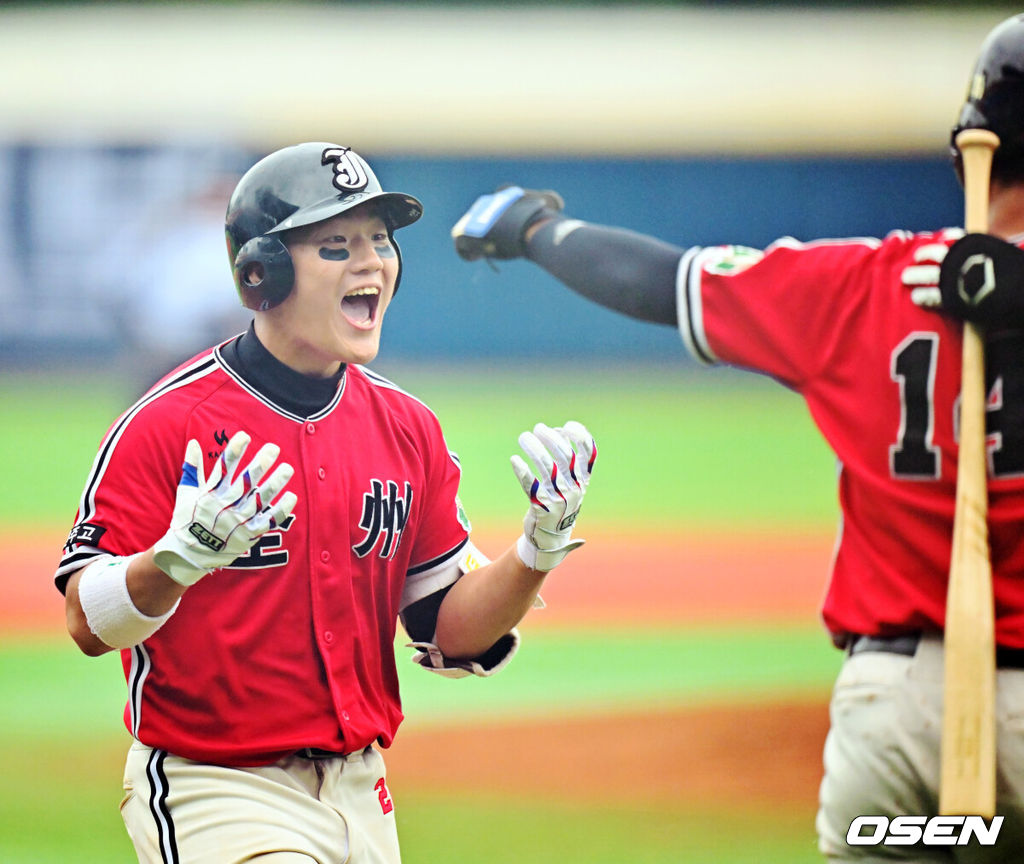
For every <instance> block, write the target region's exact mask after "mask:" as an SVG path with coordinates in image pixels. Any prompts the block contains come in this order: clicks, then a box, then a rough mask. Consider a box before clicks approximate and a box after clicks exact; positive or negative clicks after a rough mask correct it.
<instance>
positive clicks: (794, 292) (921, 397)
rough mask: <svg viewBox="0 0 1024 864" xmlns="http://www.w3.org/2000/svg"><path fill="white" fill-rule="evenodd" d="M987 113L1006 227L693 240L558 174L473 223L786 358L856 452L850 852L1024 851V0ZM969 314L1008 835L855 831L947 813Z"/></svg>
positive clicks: (505, 248)
mask: <svg viewBox="0 0 1024 864" xmlns="http://www.w3.org/2000/svg"><path fill="white" fill-rule="evenodd" d="M965 128H980V129H989V130H991V131H993V132H995V133H996V134H997V135H998V136H999V138H1000V139H1001V141H1002V144H1001V146H1000V147H999V149H998V150H997V151H996V154H995V162H994V166H993V170H992V180H991V190H990V194H991V207H990V210H989V216H990V219H991V222H990V231H991V235H992V236H990V235H988V234H970V235H967V236H966V237H963V239H959V240H958V238H960V237H961V235H962V234H963V232H962V231H956V230H943V231H938V232H935V233H910V232H906V231H894V232H892V233H891V234H889V235H888V236H886V237H885V238H884V239H859V238H858V239H846V240H819V241H817V242H806V243H804V242H798V241H797V240H795V239H793V238H784V239H781V240H779V241H777V242H775V243H774V244H772V245H771V246H769V247H768V248H767V249H763V250H761V249H751V248H745V247H742V246H728V245H725V246H716V247H710V248H682V247H679V246H675V245H672V244H670V243H667V242H662V241H661V240H658V239H655V238H652V237H648V236H644V235H641V234H637V233H634V232H630V231H627V230H623V229H618V228H611V227H602V226H600V225H595V224H590V223H588V222H584V221H581V220H578V219H574V218H568V217H567V216H566V215H565V214H564V213H563V202H562V200H561V198H560V196H559V195H558V194H556V193H555V192H550V191H536V190H529V189H523V188H521V187H518V186H508V187H501V188H499V189H498V191H496V192H494V193H491V194H486V195H483V196H482V197H480V198H479V199H478V200H477V201H476V202H475V203H474V204H473V205H472V207H471V208H470V209H469V210H468V211H467V212H466V213H465V215H464V216H463V217H462V218H461V219H460V220H459V221H458V223H457V224H456V225H455V226H454V228H453V229H452V236H453V239H454V243H455V249H456V251H457V252H458V254H459V255H461V256H462V257H463V258H464V259H466V260H469V261H473V260H477V259H480V258H494V259H509V258H518V257H523V258H527V259H529V260H531V261H534V262H535V263H537V264H539V265H540V266H541V267H543V268H544V269H545V270H547V271H548V272H549V273H551V274H552V275H554V276H555V277H557V278H558V279H559V280H561V281H562V282H563V283H564V284H565V285H567V286H568V287H570V288H571V289H573V290H574V291H576V292H578V293H579V294H581V295H583V296H584V297H586V298H588V299H590V300H593V301H595V302H597V303H599V304H601V305H603V306H606V307H609V308H611V309H614V310H617V311H619V312H621V313H624V314H626V315H630V316H633V317H635V318H639V319H641V320H644V321H649V322H653V323H656V324H664V325H668V326H672V327H678V329H679V331H680V333H681V335H682V339H683V342H684V343H685V345H686V347H687V348H688V349H689V352H690V353H691V354H692V355H693V357H694V358H696V360H697V361H699V362H700V363H702V364H719V363H722V364H733V365H736V366H739V367H743V368H746V369H750V370H754V371H757V372H761V373H765V374H767V375H770V376H772V377H774V378H776V379H778V380H779V381H780V382H782V383H783V384H784V385H785V386H787V387H789V388H792V389H793V390H795V391H797V392H799V393H800V394H801V395H802V396H803V397H804V399H805V400H806V403H807V405H808V407H809V409H810V413H811V415H812V417H813V418H814V420H815V422H816V423H817V425H818V428H819V429H820V431H821V433H822V434H823V435H824V437H825V438H826V440H827V441H828V442H829V444H830V445H831V447H832V448H833V450H834V451H835V454H836V456H837V458H838V461H839V469H840V470H839V478H838V482H839V499H840V503H841V507H842V523H841V527H840V532H839V537H838V540H837V544H836V551H835V557H834V562H833V565H832V571H831V575H830V580H829V584H828V591H827V594H826V596H825V599H824V608H823V619H824V623H825V625H826V627H827V628H828V631H829V633H830V635H831V637H832V639H833V640H834V643H835V645H836V646H837V647H839V648H842V649H843V650H844V651H845V653H846V658H845V660H844V663H843V667H842V671H841V673H840V675H839V677H838V679H837V681H836V684H835V688H834V693H833V701H832V708H831V730H830V733H829V735H828V739H827V743H826V745H825V753H824V763H825V776H824V780H823V783H822V785H821V793H820V808H819V813H818V819H817V828H818V834H819V846H820V849H821V851H822V852H823V853H824V855H825V856H826V857H827V858H828V860H830V861H836V862H839V861H864V860H882V859H880V858H877V857H872V856H878V855H879V849H881V851H882V852H883V853H884V855H883V858H884V860H886V861H890V860H894V859H901V860H913V861H923V860H928V861H954V860H956V861H966V860H968V857H967V856H969V855H973V856H977V857H971V858H970V859H969V860H972V861H975V860H978V861H1000V862H1007V864H1008V862H1011V861H1013V862H1020V861H1024V543H1022V541H1021V538H1022V536H1024V252H1021V251H1020V250H1018V249H1017V248H1016V247H1017V246H1018V245H1020V244H1022V243H1024V15H1018V16H1015V17H1013V18H1011V19H1009V20H1007V21H1005V22H1003V23H1002V24H1001V25H1000V26H999V27H997V28H996V29H995V30H994V31H993V32H992V33H991V34H990V35H989V37H988V38H987V39H986V41H985V42H984V44H983V45H982V47H981V51H980V56H979V59H978V62H977V66H976V68H975V69H974V71H973V73H972V77H971V88H970V93H969V97H968V100H967V101H966V104H964V105H963V108H962V111H961V113H960V116H959V120H958V122H957V124H956V128H955V129H954V130H953V131H954V137H955V135H956V133H958V132H959V131H960V130H962V129H965ZM956 152H957V151H955V150H954V153H956ZM956 160H957V161H956V162H955V168H956V170H957V172H958V173H960V172H961V171H962V163H960V162H959V154H957V156H956ZM684 203H685V202H684ZM951 245H952V249H951V250H950V251H949V252H948V255H947V250H949V247H950V246H951ZM943 259H944V260H943ZM986 261H987V262H988V263H987V264H986V263H985V262H986ZM979 262H980V265H981V266H979ZM976 271H977V272H976ZM986 274H988V276H987V275H986ZM992 274H994V275H992ZM989 277H991V278H989ZM965 284H966V286H967V287H966V289H965V287H964V286H965ZM965 319H967V320H972V321H983V322H986V323H988V324H989V325H990V326H989V327H988V328H987V329H986V333H987V343H986V354H987V357H986V366H987V371H988V375H987V382H986V386H987V392H988V416H987V423H988V469H989V476H988V494H989V529H990V540H991V565H992V570H993V578H994V592H995V613H996V643H997V652H996V657H995V662H996V665H997V667H998V668H997V671H996V673H995V674H996V678H997V693H998V703H997V720H996V722H997V728H998V733H997V745H998V749H997V752H998V772H997V790H996V791H997V813H998V814H999V816H1000V817H1002V824H1001V829H1000V833H999V835H998V842H997V843H996V845H995V846H993V847H982V848H979V846H980V844H978V843H976V842H975V843H970V844H967V845H966V846H963V847H960V846H957V847H954V848H951V847H950V846H948V845H947V846H945V847H942V848H925V849H924V852H923V853H922V846H921V845H896V844H893V845H885V846H884V847H882V846H874V845H868V844H863V843H860V842H858V840H859V839H860V838H859V837H853V838H852V840H853V842H851V837H850V830H851V826H852V825H854V824H855V820H856V818H857V817H858V816H864V815H872V816H886V817H889V818H895V817H897V816H905V815H913V816H919V817H931V816H935V815H937V812H938V789H939V778H940V758H939V757H940V746H939V745H940V734H939V732H940V728H941V725H942V723H941V716H942V704H943V629H944V622H945V604H946V595H947V580H948V577H949V573H950V555H951V537H952V535H953V516H954V509H955V497H956V481H957V476H956V475H957V456H958V446H957V425H956V424H957V417H958V413H957V412H958V396H959V392H960V381H961V342H962V334H963V321H964V320H965ZM919 833H920V832H919ZM956 840H957V838H956V836H955V835H954V837H953V841H952V842H954V843H955V842H956ZM929 856H932V857H929Z"/></svg>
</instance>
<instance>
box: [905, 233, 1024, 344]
mask: <svg viewBox="0 0 1024 864" xmlns="http://www.w3.org/2000/svg"><path fill="white" fill-rule="evenodd" d="M945 236H946V237H947V238H949V239H950V240H955V241H956V242H954V243H952V245H948V244H944V243H933V244H928V245H926V246H922V247H920V248H919V249H918V250H917V251H916V252H915V253H914V262H915V263H914V264H913V265H912V266H910V267H907V268H906V269H904V271H903V274H902V277H901V279H902V282H903V285H904V286H905V287H907V288H909V289H910V299H911V300H913V301H914V303H916V304H917V305H918V306H924V307H929V308H933V309H940V308H941V309H942V310H943V311H944V312H946V313H947V314H949V315H952V316H953V317H954V318H958V319H960V320H961V321H974V322H977V323H979V324H987V325H997V326H1000V327H1011V328H1020V327H1024V251H1022V250H1021V249H1019V248H1017V247H1016V246H1014V245H1013V244H1012V243H1007V242H1006V241H1005V240H1000V239H999V238H998V237H994V236H992V235H991V234H967V235H964V234H963V232H957V233H953V232H946V234H945Z"/></svg>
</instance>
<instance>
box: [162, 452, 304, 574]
mask: <svg viewBox="0 0 1024 864" xmlns="http://www.w3.org/2000/svg"><path fill="white" fill-rule="evenodd" d="M251 440H252V439H251V438H250V437H249V436H248V435H247V434H246V433H245V432H236V433H235V434H234V435H233V436H232V438H231V440H230V441H228V444H227V447H225V448H224V451H223V452H222V453H221V455H220V457H219V458H218V459H217V462H216V464H215V465H214V468H213V471H212V472H211V473H210V478H209V479H208V480H207V479H205V477H204V471H203V451H202V448H201V447H200V446H199V442H198V441H196V440H195V439H194V438H193V439H192V440H191V441H189V442H188V446H187V447H186V448H185V464H184V465H183V466H182V475H181V481H180V482H179V483H178V494H177V498H176V499H175V502H174V515H173V516H172V517H171V527H170V529H169V530H168V531H167V533H166V534H165V535H164V536H163V537H162V538H161V539H160V540H159V541H158V542H157V543H156V545H155V546H154V547H153V550H154V553H155V554H154V561H155V563H156V566H157V567H159V568H160V569H161V570H163V571H164V573H166V574H167V575H168V576H170V577H171V578H172V579H173V580H174V581H175V582H178V583H180V584H181V585H185V586H190V585H194V584H195V583H196V582H198V581H199V580H200V579H202V578H203V576H205V575H206V574H207V573H209V572H210V571H211V570H216V569H217V568H218V567H226V566H227V565H228V564H230V563H231V562H232V561H234V560H235V559H236V558H238V557H239V556H240V555H244V554H245V553H246V552H248V551H249V549H250V548H251V547H252V545H253V543H255V542H256V541H257V540H258V539H259V537H260V535H262V534H264V533H265V532H267V531H269V530H270V529H271V528H274V527H276V526H277V525H279V524H281V522H283V521H284V520H285V519H286V518H287V517H288V514H290V513H291V512H292V508H293V507H294V506H295V502H296V501H297V500H298V499H297V497H296V495H295V493H294V492H285V493H284V494H283V495H281V498H280V500H278V501H277V503H274V504H272V503H271V502H273V501H274V499H275V498H276V497H277V495H278V493H279V492H280V491H281V490H282V489H283V488H284V486H285V484H286V483H287V482H288V481H289V480H290V479H291V477H292V474H293V473H294V469H293V468H292V466H291V465H289V464H288V463H287V462H282V463H281V464H280V465H278V466H277V468H275V469H274V472H273V473H272V474H271V475H270V476H269V477H267V478H266V479H263V475H264V474H266V472H267V469H269V468H270V466H271V465H273V464H274V461H275V460H276V459H277V457H278V456H279V455H280V453H281V448H280V447H278V446H277V445H276V444H264V445H263V446H262V447H261V448H260V449H259V451H258V452H257V453H256V455H255V456H254V457H253V458H252V461H251V462H249V464H248V465H247V466H246V467H245V469H244V470H242V471H239V472H238V473H237V476H236V472H235V469H236V468H237V467H238V464H239V462H241V461H242V456H243V455H244V454H245V449H246V447H248V446H249V442H250V441H251ZM261 480H262V482H261Z"/></svg>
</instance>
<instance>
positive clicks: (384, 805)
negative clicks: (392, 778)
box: [373, 777, 395, 816]
mask: <svg viewBox="0 0 1024 864" xmlns="http://www.w3.org/2000/svg"><path fill="white" fill-rule="evenodd" d="M373 788H374V789H376V790H377V797H378V798H379V799H380V809H381V812H382V813H383V814H384V815H385V816H386V815H387V814H388V813H390V812H391V811H392V810H394V809H395V805H394V804H392V803H391V793H390V792H388V787H387V784H386V783H385V782H384V778H383V777H381V778H380V780H378V781H377V782H376V783H374V784H373Z"/></svg>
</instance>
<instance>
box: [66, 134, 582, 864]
mask: <svg viewBox="0 0 1024 864" xmlns="http://www.w3.org/2000/svg"><path fill="white" fill-rule="evenodd" d="M421 210H422V208H421V205H420V202H419V201H417V200H416V199H415V198H413V197H411V196H409V195H404V194H401V193H395V192H385V191H384V190H383V189H382V187H381V185H380V183H379V181H378V180H377V178H376V176H375V175H374V173H373V171H372V170H371V168H370V166H369V165H368V164H367V163H366V162H365V161H364V160H363V159H362V158H361V157H360V156H358V155H357V154H356V153H355V152H353V151H352V150H350V149H349V148H347V147H341V146H338V145H334V144H330V143H316V142H314V143H306V144H300V145H297V146H294V147H288V148H285V149H283V150H279V151H277V152H275V153H272V154H271V155H269V156H267V157H266V158H265V159H263V160H261V161H260V162H258V163H257V164H256V165H255V166H253V167H252V168H251V169H250V170H249V171H248V172H247V173H246V174H245V176H243V178H242V179H241V180H240V181H239V184H238V186H237V188H236V189H235V192H234V194H233V195H232V197H231V200H230V203H229V205H228V211H227V217H226V231H227V238H228V247H229V256H230V259H231V263H232V266H233V268H234V274H235V280H236V285H237V288H238V290H239V293H240V296H241V299H242V301H243V305H245V306H247V307H248V308H250V309H252V310H254V321H253V324H252V325H251V326H250V328H249V330H248V331H247V332H246V333H244V334H242V335H240V336H238V337H235V338H233V339H230V340H228V341H227V342H225V343H223V344H221V345H218V346H216V347H214V348H212V349H211V350H209V351H205V352H203V353H201V354H199V355H198V356H196V357H195V358H193V359H192V360H190V361H188V362H187V363H185V364H184V365H182V366H181V367H179V368H178V369H176V370H174V371H173V372H171V373H170V374H169V375H167V376H166V377H164V378H163V379H162V380H161V381H159V382H158V383H157V384H156V385H154V387H153V388H152V389H151V390H150V391H149V392H148V393H146V394H145V395H144V396H143V397H142V398H141V399H140V400H139V401H138V402H137V403H136V404H134V405H133V406H132V407H131V408H130V409H129V410H128V411H127V412H126V413H125V414H123V415H122V416H121V417H120V418H119V419H118V420H117V421H116V422H115V423H114V424H113V425H112V426H111V428H110V430H109V432H108V433H107V435H106V437H105V438H104V440H103V442H102V444H101V446H100V449H99V452H98V453H97V456H96V459H95V462H94V463H93V467H92V470H91V472H90V474H89V477H88V479H87V481H86V484H85V489H84V491H83V493H82V497H81V500H80V502H79V507H78V513H77V517H76V520H75V525H74V527H73V528H72V530H71V533H70V536H69V538H68V542H67V544H66V546H65V549H64V555H63V558H62V560H61V563H60V566H59V568H58V570H57V574H56V581H57V586H58V587H59V588H60V589H61V590H62V591H63V592H64V593H65V597H66V607H67V619H68V628H69V631H70V633H71V635H72V637H73V638H74V640H75V642H76V643H77V644H78V645H79V647H80V648H81V649H82V651H84V652H85V653H86V654H89V655H97V654H102V653H104V652H107V651H110V650H112V649H120V650H121V657H122V662H123V666H124V672H125V677H126V680H127V683H128V702H127V705H126V707H125V714H124V719H125V723H126V725H127V727H128V729H129V730H130V731H131V734H132V736H133V738H134V742H133V745H132V747H131V750H130V752H129V755H128V759H127V763H126V768H125V793H126V794H125V800H124V803H123V805H122V814H123V817H124V821H125V824H126V827H127V829H128V833H129V835H130V836H131V839H132V841H133V843H134V845H135V848H136V851H137V853H138V856H139V859H140V861H145V862H210V864H225V862H241V861H250V860H256V859H258V860H260V861H268V862H269V861H274V862H282V864H283V862H312V861H317V862H324V864H326V862H342V861H350V862H353V864H378V862H379V864H383V862H389V864H393V862H397V861H399V848H398V838H397V833H396V830H395V820H394V804H393V801H392V799H391V796H390V793H389V791H388V788H387V785H386V780H385V771H384V764H383V760H382V758H381V755H380V752H379V749H378V748H377V747H375V746H374V745H379V747H381V748H386V747H387V746H388V745H390V744H391V741H392V739H393V737H394V735H395V731H396V729H397V728H398V725H399V723H400V722H401V720H402V711H401V703H400V700H399V691H398V676H397V673H396V668H395V658H394V639H395V636H396V626H397V619H398V618H399V617H400V618H401V620H402V623H403V625H404V627H405V629H406V631H407V632H408V634H409V635H410V636H411V638H412V640H413V646H414V647H415V648H416V649H417V653H416V655H415V658H414V659H416V660H417V662H419V663H420V664H421V665H422V666H424V667H425V668H426V669H429V670H433V671H436V672H438V673H440V674H443V675H447V676H452V677H459V676H462V675H467V674H471V673H475V674H477V675H483V676H486V675H491V674H493V673H494V672H496V671H497V670H499V669H501V668H502V667H503V666H504V665H505V664H507V663H508V662H509V660H510V659H511V657H512V655H513V654H514V653H515V651H516V649H517V646H518V642H519V638H518V633H517V631H516V624H517V623H518V622H519V621H520V619H521V618H522V617H523V615H524V614H525V613H526V611H527V610H528V609H529V607H530V606H531V604H533V603H534V602H535V601H536V599H537V596H538V590H539V588H540V585H541V583H542V581H543V579H544V577H545V575H546V573H547V572H548V571H549V570H551V569H552V568H553V567H555V566H556V565H557V564H558V563H559V562H560V561H561V560H562V559H563V558H564V557H565V556H566V555H567V554H568V553H569V552H570V551H571V550H572V549H574V548H576V547H578V546H579V545H580V543H581V542H582V541H580V540H573V539H572V537H571V535H572V530H573V523H574V521H575V518H576V514H577V513H578V511H579V507H580V503H581V501H582V498H583V494H584V492H585V490H586V488H587V483H588V481H589V478H590V472H591V469H592V467H593V463H594V459H595V457H596V448H595V446H594V442H593V440H592V438H591V437H590V435H589V433H588V432H587V430H586V429H585V428H584V427H583V426H582V425H580V424H579V423H576V422H572V421H570V422H568V423H566V424H565V425H564V427H559V428H549V427H547V426H545V425H543V424H538V425H537V426H536V427H535V428H534V430H533V431H532V432H526V433H523V435H521V436H520V445H521V446H522V448H523V450H524V452H525V455H526V457H527V458H528V459H529V463H532V465H531V464H529V463H528V462H527V461H526V460H524V459H523V458H522V457H519V456H515V457H513V459H512V463H513V470H514V472H515V474H516V476H517V478H518V479H519V481H520V483H521V484H522V486H523V489H524V492H525V493H526V494H527V495H528V497H529V501H530V503H529V504H528V510H527V516H526V518H525V520H524V523H523V526H524V527H523V533H522V535H521V536H520V538H519V540H518V541H517V543H516V544H515V545H513V546H511V547H510V548H509V549H508V550H507V551H506V552H505V553H504V554H502V555H501V556H500V557H499V558H497V559H496V560H494V561H493V562H489V561H488V559H487V558H486V557H485V556H484V555H483V553H481V552H480V551H479V550H477V549H476V548H475V547H474V546H473V543H472V541H471V540H470V539H469V525H468V523H467V521H466V519H465V517H464V515H463V514H462V510H461V507H460V505H459V502H458V498H457V491H458V485H459V465H458V462H457V460H456V458H455V457H454V455H453V454H451V453H450V452H449V451H448V448H447V446H446V445H445V440H444V437H443V435H442V432H441V428H440V426H439V424H438V421H437V418H436V417H435V416H434V414H433V413H432V412H431V411H430V410H429V409H428V408H427V407H426V406H425V405H424V404H423V403H422V402H420V401H419V400H417V399H415V398H414V397H412V396H410V395H409V394H408V393H406V392H404V391H403V390H401V389H400V388H399V387H397V386H396V385H395V384H393V383H391V382H390V381H388V380H386V379H384V378H382V377H381V376H379V375H377V374H375V373H373V372H371V371H370V370H369V369H367V368H365V366H364V365H363V364H365V363H367V362H369V361H370V360H372V359H373V358H374V356H375V355H376V354H377V349H378V343H379V339H380V332H381V325H382V321H383V318H384V314H385V312H386V310H387V307H388V304H389V303H390V301H391V299H392V297H393V296H394V293H395V292H396V291H397V288H398V284H399V280H400V276H401V257H400V252H399V248H398V245H397V243H396V242H395V240H394V232H395V231H396V230H397V229H399V228H402V227H404V226H406V225H409V224H410V223H412V222H414V221H415V220H416V219H418V218H419V216H420V213H421ZM183 454H184V461H183Z"/></svg>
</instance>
